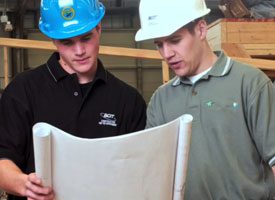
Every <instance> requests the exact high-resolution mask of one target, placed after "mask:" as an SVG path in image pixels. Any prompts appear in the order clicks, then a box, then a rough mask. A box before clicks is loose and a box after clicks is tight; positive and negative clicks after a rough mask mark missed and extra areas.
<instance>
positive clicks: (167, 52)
mask: <svg viewBox="0 0 275 200" xmlns="http://www.w3.org/2000/svg"><path fill="white" fill-rule="evenodd" d="M161 55H162V57H163V58H165V59H167V60H169V59H170V58H172V57H173V56H174V55H175V51H174V50H173V48H171V46H170V45H169V44H167V43H163V46H162V50H161Z"/></svg>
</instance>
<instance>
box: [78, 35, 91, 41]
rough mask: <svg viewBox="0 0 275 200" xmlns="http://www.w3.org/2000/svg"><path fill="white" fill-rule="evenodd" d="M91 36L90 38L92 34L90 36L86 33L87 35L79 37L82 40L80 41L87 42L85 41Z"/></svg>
mask: <svg viewBox="0 0 275 200" xmlns="http://www.w3.org/2000/svg"><path fill="white" fill-rule="evenodd" d="M91 38H92V36H91V35H88V36H85V37H83V38H81V41H82V42H87V41H89V40H90V39H91Z"/></svg>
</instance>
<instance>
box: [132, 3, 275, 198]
mask: <svg viewBox="0 0 275 200" xmlns="http://www.w3.org/2000/svg"><path fill="white" fill-rule="evenodd" d="M139 12H140V20H141V28H140V29H139V31H138V32H137V34H136V37H135V38H136V41H143V40H153V41H154V43H155V44H156V47H157V49H158V51H159V52H160V54H161V56H162V57H163V59H164V60H165V61H166V62H167V64H168V65H169V67H170V68H171V69H172V70H173V71H174V73H175V74H176V76H175V77H174V78H173V79H171V80H170V81H169V82H167V83H166V84H164V85H162V86H160V87H159V88H158V89H157V90H156V91H155V92H154V94H153V96H152V98H151V100H150V102H149V104H148V108H147V123H146V127H147V128H149V127H154V126H158V125H161V124H164V123H167V122H169V121H172V120H174V119H176V118H177V117H179V116H181V115H183V114H186V113H188V114H191V115H192V116H193V118H194V119H193V123H192V136H191V143H190V151H189V157H188V158H189V161H188V167H187V177H186V183H185V184H184V185H183V187H182V190H181V192H184V191H185V192H184V199H185V200H202V199H203V200H213V199H214V200H218V199H219V200H220V199H227V200H229V199H230V200H233V199H234V200H248V199H258V200H259V199H265V200H267V199H274V196H275V183H274V174H273V171H274V172H275V91H274V89H273V86H272V82H271V80H270V79H269V78H268V77H267V76H266V75H265V74H264V73H263V72H262V71H260V70H259V69H256V68H255V67H251V66H249V65H246V64H244V63H240V62H237V61H235V60H233V59H232V58H230V57H228V56H227V55H225V53H223V52H221V51H220V52H213V51H212V50H211V48H210V45H209V43H208V41H207V37H206V36H207V28H208V27H207V23H206V21H205V20H204V18H203V17H204V16H205V15H207V14H208V13H209V12H210V9H208V8H207V6H206V4H205V1H204V0H141V1H140V7H139Z"/></svg>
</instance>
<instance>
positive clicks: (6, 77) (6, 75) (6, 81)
mask: <svg viewBox="0 0 275 200" xmlns="http://www.w3.org/2000/svg"><path fill="white" fill-rule="evenodd" d="M3 50H4V87H6V86H7V85H8V84H9V54H8V47H4V48H3Z"/></svg>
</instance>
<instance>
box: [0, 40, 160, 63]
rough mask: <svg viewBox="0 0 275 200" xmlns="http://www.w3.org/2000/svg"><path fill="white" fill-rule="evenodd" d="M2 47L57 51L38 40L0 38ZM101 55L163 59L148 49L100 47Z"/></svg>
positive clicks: (49, 43) (51, 45) (45, 42)
mask: <svg viewBox="0 0 275 200" xmlns="http://www.w3.org/2000/svg"><path fill="white" fill-rule="evenodd" d="M0 46H8V47H14V48H27V49H42V50H56V47H55V46H54V45H53V43H52V42H48V41H38V40H23V39H13V38H0ZM99 54H102V55H114V56H125V57H135V58H146V59H157V60H160V59H162V58H161V56H160V54H159V53H158V51H156V50H147V49H135V48H126V47H110V46H100V49H99Z"/></svg>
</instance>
